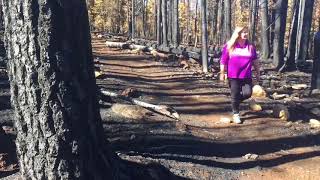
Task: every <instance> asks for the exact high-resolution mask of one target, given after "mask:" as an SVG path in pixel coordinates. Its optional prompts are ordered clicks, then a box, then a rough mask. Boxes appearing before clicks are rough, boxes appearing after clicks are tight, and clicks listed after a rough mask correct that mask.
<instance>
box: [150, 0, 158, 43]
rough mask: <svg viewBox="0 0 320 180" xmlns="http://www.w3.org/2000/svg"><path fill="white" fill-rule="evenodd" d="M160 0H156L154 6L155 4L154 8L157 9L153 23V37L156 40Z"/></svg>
mask: <svg viewBox="0 0 320 180" xmlns="http://www.w3.org/2000/svg"><path fill="white" fill-rule="evenodd" d="M158 1H159V0H154V6H153V8H154V10H155V11H156V12H154V13H153V21H154V23H153V35H152V37H153V39H154V40H156V41H157V27H158V26H157V24H158V14H159V9H158V6H157V5H158Z"/></svg>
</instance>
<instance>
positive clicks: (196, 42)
mask: <svg viewBox="0 0 320 180" xmlns="http://www.w3.org/2000/svg"><path fill="white" fill-rule="evenodd" d="M197 45H198V1H196V15H195V18H194V47H197Z"/></svg>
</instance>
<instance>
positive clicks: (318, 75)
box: [311, 31, 320, 89]
mask: <svg viewBox="0 0 320 180" xmlns="http://www.w3.org/2000/svg"><path fill="white" fill-rule="evenodd" d="M313 42H314V48H313V57H314V58H313V70H312V78H311V89H320V51H319V49H320V31H318V32H317V33H316V34H315V36H314V41H313Z"/></svg>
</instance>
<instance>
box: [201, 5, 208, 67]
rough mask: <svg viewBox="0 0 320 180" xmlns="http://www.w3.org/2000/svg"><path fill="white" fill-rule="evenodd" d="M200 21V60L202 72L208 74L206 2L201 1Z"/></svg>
mask: <svg viewBox="0 0 320 180" xmlns="http://www.w3.org/2000/svg"><path fill="white" fill-rule="evenodd" d="M201 19H202V23H201V24H202V26H201V27H202V31H201V36H202V46H201V47H202V48H201V58H202V71H203V72H204V73H206V72H208V30H207V1H206V0H201Z"/></svg>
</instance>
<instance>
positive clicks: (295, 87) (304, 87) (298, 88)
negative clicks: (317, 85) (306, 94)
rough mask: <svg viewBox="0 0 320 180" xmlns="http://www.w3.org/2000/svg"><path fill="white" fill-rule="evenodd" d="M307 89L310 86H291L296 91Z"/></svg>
mask: <svg viewBox="0 0 320 180" xmlns="http://www.w3.org/2000/svg"><path fill="white" fill-rule="evenodd" d="M307 87H308V86H307V85H306V84H295V85H292V86H291V88H292V89H296V90H300V89H306V88H307Z"/></svg>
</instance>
